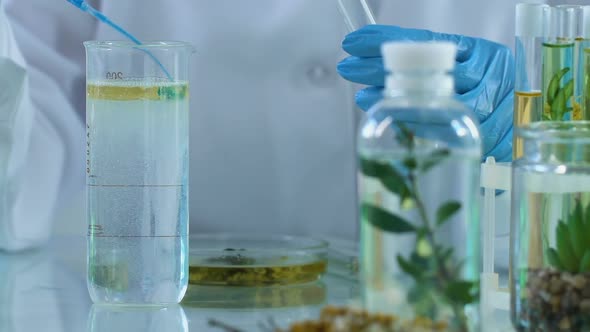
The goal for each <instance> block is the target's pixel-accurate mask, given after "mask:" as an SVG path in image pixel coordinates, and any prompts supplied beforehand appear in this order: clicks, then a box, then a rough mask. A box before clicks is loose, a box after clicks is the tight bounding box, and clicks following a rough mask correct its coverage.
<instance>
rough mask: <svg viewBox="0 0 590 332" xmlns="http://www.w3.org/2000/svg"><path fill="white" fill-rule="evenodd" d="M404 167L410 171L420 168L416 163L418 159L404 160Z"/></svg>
mask: <svg viewBox="0 0 590 332" xmlns="http://www.w3.org/2000/svg"><path fill="white" fill-rule="evenodd" d="M404 166H406V167H407V168H408V169H411V170H413V169H415V168H416V167H417V166H418V162H417V161H416V158H414V157H409V158H406V159H405V160H404Z"/></svg>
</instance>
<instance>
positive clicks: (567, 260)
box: [556, 221, 578, 272]
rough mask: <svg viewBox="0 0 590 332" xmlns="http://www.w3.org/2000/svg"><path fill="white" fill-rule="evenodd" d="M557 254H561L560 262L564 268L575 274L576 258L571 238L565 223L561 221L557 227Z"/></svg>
mask: <svg viewBox="0 0 590 332" xmlns="http://www.w3.org/2000/svg"><path fill="white" fill-rule="evenodd" d="M556 235H557V253H558V254H559V261H560V262H561V264H562V265H563V267H564V268H565V269H566V270H567V271H569V272H575V271H576V268H577V264H576V262H577V261H578V260H577V259H576V256H575V254H574V251H573V249H572V247H571V245H570V241H569V239H570V236H569V232H568V229H567V226H566V225H565V224H564V223H563V221H559V224H558V225H557V234H556Z"/></svg>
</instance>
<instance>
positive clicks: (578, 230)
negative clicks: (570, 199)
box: [568, 201, 587, 257]
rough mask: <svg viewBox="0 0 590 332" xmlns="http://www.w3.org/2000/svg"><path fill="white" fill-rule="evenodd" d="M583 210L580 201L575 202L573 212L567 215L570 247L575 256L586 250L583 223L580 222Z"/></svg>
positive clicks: (581, 254) (580, 255) (582, 253)
mask: <svg viewBox="0 0 590 332" xmlns="http://www.w3.org/2000/svg"><path fill="white" fill-rule="evenodd" d="M582 218H583V212H582V204H581V203H580V201H577V202H576V206H575V207H574V212H573V214H571V215H570V216H569V222H568V228H569V234H570V237H571V243H572V249H573V251H574V254H575V255H576V257H582V256H583V255H584V252H585V251H586V246H587V244H586V239H585V236H584V235H585V233H584V224H583V222H582Z"/></svg>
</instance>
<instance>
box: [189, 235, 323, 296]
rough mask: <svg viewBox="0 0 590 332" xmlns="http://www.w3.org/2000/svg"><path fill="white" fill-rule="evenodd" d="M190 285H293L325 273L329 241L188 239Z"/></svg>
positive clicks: (270, 237) (264, 237)
mask: <svg viewBox="0 0 590 332" xmlns="http://www.w3.org/2000/svg"><path fill="white" fill-rule="evenodd" d="M189 239H190V242H189V243H190V252H189V285H210V286H250V287H262V286H273V285H294V284H303V283H308V282H313V281H316V280H319V279H320V278H321V277H322V275H324V274H325V273H326V269H327V265H328V260H327V252H328V242H326V241H322V240H316V239H311V238H307V237H300V236H288V235H255V234H250V235H248V234H199V235H191V236H190V238H189Z"/></svg>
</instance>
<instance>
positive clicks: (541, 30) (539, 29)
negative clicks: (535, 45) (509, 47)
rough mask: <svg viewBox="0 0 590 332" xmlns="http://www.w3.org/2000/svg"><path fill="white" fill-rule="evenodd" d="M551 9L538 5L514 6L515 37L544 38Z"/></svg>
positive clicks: (544, 5) (522, 4)
mask: <svg viewBox="0 0 590 332" xmlns="http://www.w3.org/2000/svg"><path fill="white" fill-rule="evenodd" d="M550 10H551V7H549V5H546V4H539V3H519V4H517V5H516V22H515V26H514V27H515V31H514V32H515V35H516V36H518V37H544V36H545V34H546V33H547V29H546V25H548V24H549V16H550Z"/></svg>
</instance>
